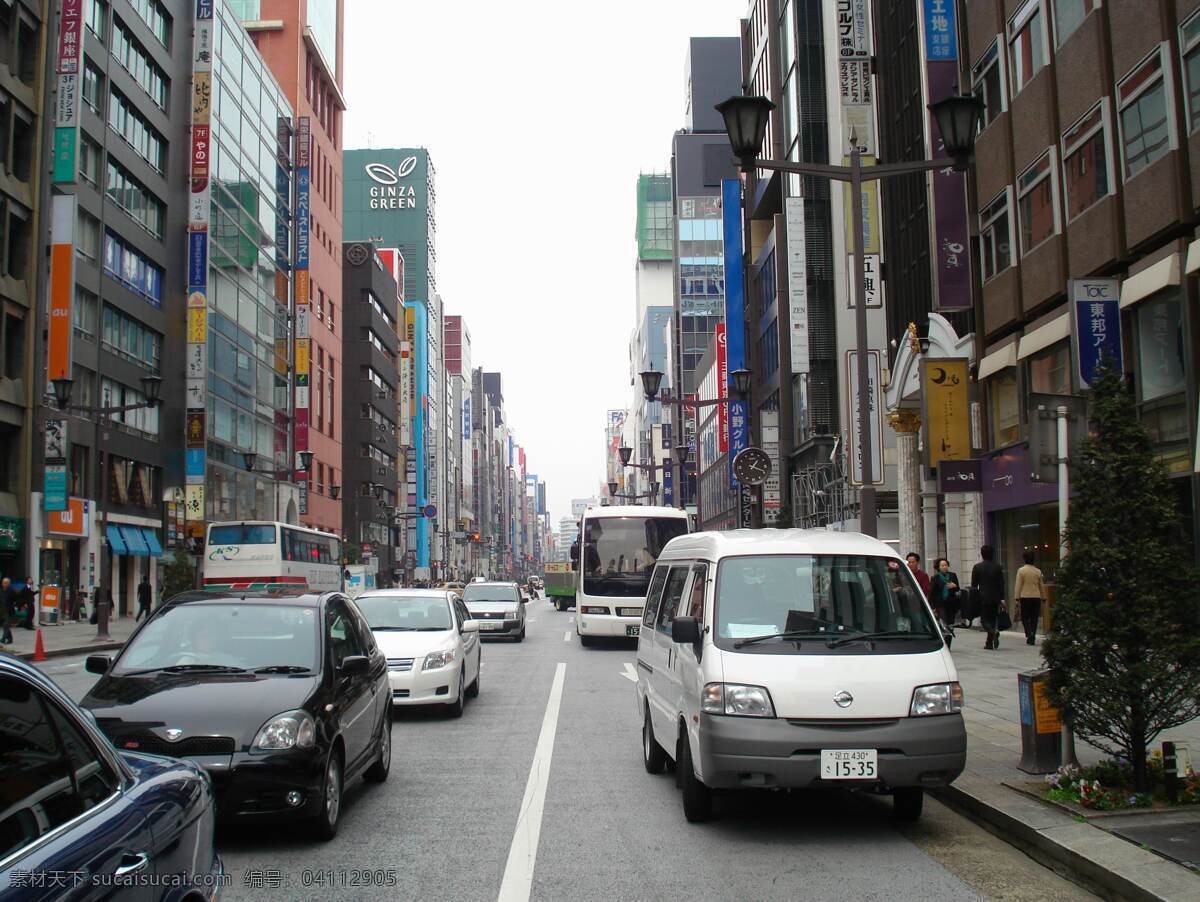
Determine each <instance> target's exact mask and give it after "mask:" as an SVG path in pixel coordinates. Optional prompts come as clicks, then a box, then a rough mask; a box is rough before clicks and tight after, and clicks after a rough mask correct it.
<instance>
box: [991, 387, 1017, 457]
mask: <svg viewBox="0 0 1200 902" xmlns="http://www.w3.org/2000/svg"><path fill="white" fill-rule="evenodd" d="M987 385H988V421H989V423H990V425H991V433H992V435H991V439H992V448H1003V447H1004V446H1005V445H1011V444H1013V443H1014V442H1019V441H1020V440H1021V404H1020V397H1019V396H1018V394H1017V370H1016V368H1015V367H1009V368H1008V369H1005V370H1001V371H1000V372H999V373H997V374H996V375H995V376H994V377H992V378H991V379H989V380H988V383H987Z"/></svg>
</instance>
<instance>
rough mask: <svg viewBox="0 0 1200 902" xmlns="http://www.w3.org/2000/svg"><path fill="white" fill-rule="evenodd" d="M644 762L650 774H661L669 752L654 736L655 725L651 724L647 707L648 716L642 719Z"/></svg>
mask: <svg viewBox="0 0 1200 902" xmlns="http://www.w3.org/2000/svg"><path fill="white" fill-rule="evenodd" d="M642 764H644V765H645V766H646V773H648V774H661V773H662V772H663V768H664V767H665V766H666V764H667V753H666V752H665V751H663V747H662V746H661V745H659V744H658V740H657V739H655V738H654V727H652V726H651V725H650V709H649V708H647V709H646V716H645V717H644V718H643V719H642Z"/></svg>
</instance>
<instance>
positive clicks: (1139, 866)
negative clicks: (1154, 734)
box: [935, 624, 1200, 900]
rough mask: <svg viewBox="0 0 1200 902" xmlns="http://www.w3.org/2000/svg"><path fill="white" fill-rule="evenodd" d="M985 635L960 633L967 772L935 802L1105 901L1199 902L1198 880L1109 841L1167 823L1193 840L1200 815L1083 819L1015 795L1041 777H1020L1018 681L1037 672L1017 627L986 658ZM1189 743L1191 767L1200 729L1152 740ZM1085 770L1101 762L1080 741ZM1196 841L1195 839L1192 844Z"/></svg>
mask: <svg viewBox="0 0 1200 902" xmlns="http://www.w3.org/2000/svg"><path fill="white" fill-rule="evenodd" d="M983 643H984V634H983V633H982V632H981V631H979V630H977V629H964V628H961V627H960V628H958V630H957V636H956V637H955V640H954V644H953V646H952V649H951V652H952V654H953V656H954V663H955V665H956V667H957V668H958V678H959V681H960V682H961V683H962V687H963V693H964V695H965V709H964V711H963V716H964V719H965V720H966V724H967V736H968V740H967V769H966V770H965V771H964V772H963V774H962V776H961V777H959V778H958V780H956V781H955V783H954V784H953V785H952V786H950V787H947V788H946V789H944V790H938V791H936V792H935V794H936V795H937V796H938V797H939V798H940V799H941V800H942V801H944V802H946V803H948V804H950V805H952V806H954V807H956V808H959V809H961V810H963V811H965V812H966V813H968V814H970V815H971V816H972V817H973V818H974V819H976V820H978V821H980V822H982V823H983V824H984V826H986V827H988V828H989V829H991V830H992V831H993V832H994V833H996V834H997V835H999V836H1001V837H1002V838H1003V839H1005V840H1007V841H1009V842H1011V843H1013V844H1014V845H1016V846H1018V847H1020V848H1022V849H1023V850H1024V851H1025V852H1026V853H1028V854H1030V855H1031V856H1032V857H1033V858H1035V859H1037V860H1038V861H1041V862H1042V863H1043V864H1046V865H1048V866H1050V867H1052V868H1054V869H1055V870H1058V871H1060V872H1063V871H1065V872H1066V873H1067V876H1069V877H1070V878H1071V879H1073V880H1075V882H1077V883H1080V884H1081V885H1083V886H1085V888H1087V889H1090V890H1092V891H1094V892H1098V893H1099V894H1100V895H1102V896H1104V897H1106V898H1123V899H1146V900H1151V899H1154V900H1159V899H1200V874H1198V873H1196V872H1195V871H1192V870H1189V869H1188V868H1185V867H1183V866H1181V865H1179V864H1176V863H1174V862H1173V861H1169V860H1168V859H1166V858H1164V857H1161V856H1160V855H1157V854H1155V853H1154V852H1152V851H1149V847H1148V846H1146V845H1145V844H1141V845H1135V844H1134V843H1133V842H1130V841H1128V840H1125V839H1121V838H1120V837H1119V836H1117V835H1115V834H1114V832H1112V831H1114V830H1118V829H1121V830H1124V829H1125V828H1126V826H1127V825H1130V824H1134V823H1137V824H1141V823H1148V822H1149V821H1150V820H1153V821H1154V823H1155V824H1156V825H1157V824H1159V823H1160V822H1164V821H1166V820H1172V822H1173V823H1175V824H1177V825H1178V824H1180V822H1181V821H1182V826H1179V827H1178V828H1177V829H1178V830H1180V831H1182V832H1183V833H1186V834H1187V835H1188V836H1189V837H1197V836H1200V811H1187V810H1186V809H1185V811H1184V812H1183V813H1182V814H1178V813H1175V812H1172V813H1171V814H1160V813H1149V812H1145V813H1136V814H1134V813H1131V814H1128V815H1115V814H1114V815H1112V816H1110V817H1104V818H1095V819H1090V818H1089V819H1088V820H1087V821H1086V822H1083V821H1082V820H1081V819H1080V818H1077V817H1076V816H1074V815H1073V814H1070V813H1068V812H1067V811H1065V810H1063V809H1060V808H1058V807H1056V806H1053V805H1051V804H1049V803H1045V802H1042V801H1039V800H1038V799H1035V798H1032V797H1031V796H1029V795H1027V794H1025V793H1022V792H1018V791H1017V790H1016V789H1014V788H1011V787H1014V786H1021V785H1028V784H1030V783H1040V782H1041V781H1042V779H1043V778H1042V777H1041V776H1039V775H1033V774H1026V773H1024V772H1023V771H1020V770H1018V769H1017V763H1018V762H1019V761H1020V758H1021V722H1020V704H1019V701H1018V696H1017V674H1018V673H1020V672H1022V671H1026V670H1037V669H1039V668H1041V667H1042V666H1043V663H1042V659H1041V654H1040V650H1039V648H1038V647H1037V646H1029V645H1026V644H1025V636H1024V633H1023V632H1022V631H1021V628H1020V625H1019V624H1018V625H1016V626H1015V627H1014V629H1013V630H1010V631H1008V632H1005V633H1002V634H1001V641H1000V648H999V649H998V650H996V651H985V650H984V648H983ZM1164 739H1173V740H1177V741H1180V742H1187V744H1188V746H1189V748H1190V749H1191V753H1192V756H1193V761H1196V759H1197V758H1200V721H1193V722H1192V723H1190V724H1188V725H1186V726H1185V727H1182V728H1180V729H1177V730H1173V731H1171V732H1169V733H1165V734H1163V735H1162V736H1160V737H1158V739H1157V740H1155V746H1154V747H1155V748H1158V747H1159V746H1158V744H1159V743H1161V742H1162V741H1163V740H1164ZM1075 746H1076V748H1075V751H1076V755H1077V757H1078V758H1079V761H1080V763H1081V764H1085V765H1086V764H1092V763H1095V762H1097V761H1099V760H1100V759H1101V758H1103V757H1105V756H1104V755H1103V754H1102V753H1101V752H1099V751H1098V750H1097V749H1094V748H1092V747H1091V746H1089V745H1087V744H1086V743H1085V742H1083V741H1082V740H1080V739H1078V738H1077V739H1076V742H1075ZM1194 841H1195V840H1194V839H1193V842H1194Z"/></svg>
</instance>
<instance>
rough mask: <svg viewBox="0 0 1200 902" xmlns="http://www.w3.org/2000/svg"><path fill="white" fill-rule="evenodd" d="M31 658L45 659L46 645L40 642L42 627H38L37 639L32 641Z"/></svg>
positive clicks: (36, 659)
mask: <svg viewBox="0 0 1200 902" xmlns="http://www.w3.org/2000/svg"><path fill="white" fill-rule="evenodd" d="M33 660H34V661H46V660H49V659H48V658H47V657H46V646H45V645H43V644H42V628H41V627H38V631H37V639H36V640H35V641H34V643H33Z"/></svg>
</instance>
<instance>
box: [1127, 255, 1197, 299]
mask: <svg viewBox="0 0 1200 902" xmlns="http://www.w3.org/2000/svg"><path fill="white" fill-rule="evenodd" d="M1189 262H1190V261H1189ZM1179 268H1180V259H1179V254H1178V253H1174V254H1171V255H1170V256H1168V257H1164V258H1163V259H1161V260H1159V261H1158V262H1157V263H1155V264H1154V265H1152V266H1149V267H1147V268H1146V269H1143V270H1142V271H1141V272H1140V273H1138V274H1137V275H1136V276H1130V277H1129V278H1128V279H1126V280H1125V281H1124V282H1122V283H1121V309H1122V310H1124V309H1125V308H1126V307H1130V306H1132V305H1134V304H1136V303H1137V302H1138V301H1140V300H1142V299H1143V298H1148V297H1150V295H1152V294H1154V292H1156V291H1162V290H1163V289H1164V288H1170V287H1171V286H1172V285H1178V284H1179V282H1180V278H1179Z"/></svg>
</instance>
